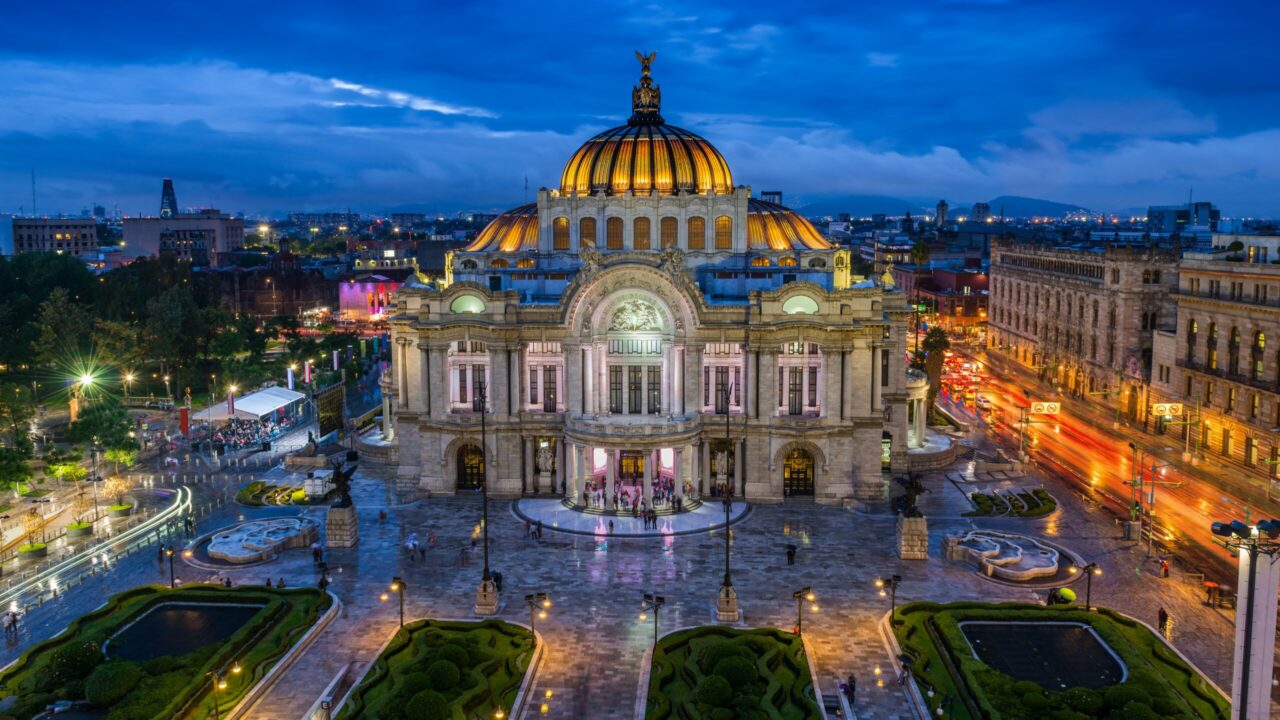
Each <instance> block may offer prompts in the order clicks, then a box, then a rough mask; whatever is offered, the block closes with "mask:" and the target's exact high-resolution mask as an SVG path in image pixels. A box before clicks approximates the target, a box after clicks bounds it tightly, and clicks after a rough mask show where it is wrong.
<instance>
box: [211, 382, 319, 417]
mask: <svg viewBox="0 0 1280 720" xmlns="http://www.w3.org/2000/svg"><path fill="white" fill-rule="evenodd" d="M306 399H307V396H306V395H303V394H302V393H300V392H296V391H294V390H289V389H287V388H282V387H269V388H264V389H262V390H259V391H257V392H254V393H249V394H248V395H244V396H241V397H238V398H236V399H235V408H236V412H235V417H237V418H240V419H243V420H263V419H266V418H268V417H270V416H271V414H272V413H275V412H276V411H278V410H281V409H286V410H290V411H291V410H293V409H294V408H296V407H297V406H299V405H301V404H302V403H303V402H304V401H305V400H306ZM195 417H196V420H202V421H204V422H220V421H223V420H227V419H229V418H230V417H232V415H231V413H229V412H227V403H226V402H225V401H224V402H220V403H218V404H217V405H213V406H211V407H209V408H206V409H204V410H201V411H200V412H198V413H196V415H195Z"/></svg>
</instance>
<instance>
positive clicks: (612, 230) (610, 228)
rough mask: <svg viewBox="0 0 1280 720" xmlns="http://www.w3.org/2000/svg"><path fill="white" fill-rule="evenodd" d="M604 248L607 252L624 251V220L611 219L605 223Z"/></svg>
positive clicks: (618, 218)
mask: <svg viewBox="0 0 1280 720" xmlns="http://www.w3.org/2000/svg"><path fill="white" fill-rule="evenodd" d="M604 246H605V249H607V250H621V249H622V218H620V217H611V218H609V219H608V220H606V221H605V223H604Z"/></svg>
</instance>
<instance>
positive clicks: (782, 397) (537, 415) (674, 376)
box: [384, 62, 927, 508]
mask: <svg viewBox="0 0 1280 720" xmlns="http://www.w3.org/2000/svg"><path fill="white" fill-rule="evenodd" d="M643 67H644V72H643V74H642V76H641V80H640V84H639V85H638V86H636V87H634V88H633V90H632V105H633V114H632V116H631V118H630V119H629V120H628V121H627V123H626V124H624V125H622V126H620V127H617V128H614V129H611V130H607V131H605V132H603V133H601V134H600V135H598V136H596V137H593V138H591V139H589V140H587V141H586V142H585V143H583V145H582V147H581V148H580V149H578V150H577V151H576V152H575V153H574V154H573V155H572V156H571V157H570V158H569V159H568V161H567V163H566V164H565V166H564V171H563V173H562V175H561V178H560V182H559V184H558V185H557V186H556V187H554V188H551V189H546V188H544V189H542V190H539V191H538V194H537V201H536V202H534V203H530V204H528V205H523V206H520V207H517V208H515V209H513V210H510V211H508V212H506V213H504V214H502V215H501V216H500V217H498V218H496V219H495V220H494V221H493V222H491V223H490V224H489V225H488V226H487V227H485V229H484V230H483V231H482V232H481V233H480V234H479V235H478V236H477V237H476V238H475V239H474V240H473V241H472V242H471V243H470V244H468V245H467V246H466V247H465V248H463V249H462V250H458V251H455V252H453V253H451V254H450V255H449V257H448V260H447V263H446V270H445V277H444V278H442V279H441V280H440V281H438V282H435V283H428V282H424V281H423V279H422V278H421V277H417V276H415V277H411V278H410V279H409V280H408V282H406V284H405V285H404V286H403V287H402V288H401V289H400V291H399V292H398V293H396V296H395V309H394V314H393V316H392V318H391V335H392V343H393V367H392V371H391V372H390V373H388V378H389V379H388V381H387V382H388V383H390V384H389V385H388V388H387V389H388V392H387V393H386V394H385V397H386V403H387V407H386V408H384V412H386V413H391V414H393V415H394V436H395V442H397V443H398V457H399V464H400V482H401V487H402V489H405V490H408V489H410V488H413V489H421V490H423V491H425V492H426V493H428V494H431V495H449V494H453V493H455V492H459V491H464V490H467V489H470V488H474V487H477V486H479V485H480V484H481V483H483V482H487V483H489V492H490V493H492V494H495V495H501V496H514V495H518V494H520V493H532V492H542V493H556V494H558V495H563V497H564V498H565V499H566V501H567V502H569V503H571V504H573V505H575V506H578V507H581V506H583V505H586V504H588V503H590V504H593V505H595V504H597V503H599V504H602V505H604V506H605V507H606V508H616V507H619V506H621V505H622V504H623V503H625V502H626V500H627V499H628V498H629V499H630V500H631V501H633V502H635V501H638V498H639V497H644V498H645V499H646V500H652V499H654V498H660V497H666V498H668V499H670V498H683V499H684V500H685V502H686V505H685V506H686V507H688V506H689V504H691V503H693V502H694V501H695V500H696V499H697V498H700V497H703V496H706V495H709V494H713V493H716V492H719V491H722V490H723V489H727V488H731V489H732V491H733V492H734V494H735V495H737V496H738V497H744V496H745V497H746V498H747V499H748V500H751V501H754V502H769V501H781V500H783V499H784V498H787V497H793V496H807V497H815V498H817V499H818V500H819V501H821V502H828V503H835V502H840V501H842V500H844V499H846V498H857V499H860V500H867V501H882V500H884V499H885V498H886V497H887V493H888V487H889V477H890V475H889V474H888V473H889V471H890V470H891V469H892V470H899V471H901V470H905V469H907V467H908V465H909V463H910V462H911V460H910V456H909V454H908V447H909V446H911V447H915V446H918V445H920V444H921V442H922V438H923V437H924V433H925V428H924V412H923V403H924V397H925V392H926V386H927V381H926V380H925V379H924V378H923V376H919V375H916V374H914V373H913V374H910V375H909V374H908V372H907V370H906V368H905V365H904V362H903V357H904V351H905V334H906V325H907V318H908V316H909V312H910V311H909V310H908V308H907V306H906V302H905V298H904V297H903V295H902V293H900V292H896V291H891V290H887V289H885V288H884V287H882V286H881V285H880V284H879V283H877V282H875V281H872V280H865V279H863V278H859V277H855V276H853V275H852V273H851V272H850V260H851V257H850V255H849V252H848V251H847V250H842V249H839V248H837V247H835V246H833V245H832V244H831V243H829V242H827V241H826V240H824V239H823V237H822V236H821V235H820V234H819V233H818V232H817V231H816V230H815V229H814V228H813V226H812V225H810V224H809V222H808V221H807V220H805V219H804V218H802V217H800V216H799V215H797V214H795V213H794V212H792V211H791V210H788V209H787V208H785V207H783V206H781V205H777V204H774V203H768V202H764V201H762V200H758V199H755V198H752V197H751V190H750V188H749V187H748V186H745V185H738V184H735V183H736V179H735V178H734V176H733V174H732V172H731V170H730V167H729V164H728V163H727V162H726V160H725V158H724V157H723V156H722V155H721V154H720V152H719V151H718V150H717V149H716V148H715V147H714V146H713V145H712V144H711V143H710V142H708V141H707V140H705V139H703V138H701V137H699V136H698V135H696V134H694V133H692V132H689V131H688V130H683V129H680V128H677V127H674V126H671V125H668V124H667V123H666V122H665V121H664V120H663V118H662V116H661V114H660V112H659V92H660V90H659V88H658V87H657V86H656V85H654V84H653V81H652V78H651V77H650V75H649V69H648V64H647V62H645V64H644V66H643ZM481 397H483V398H484V402H485V404H484V408H485V409H484V412H485V413H486V414H487V415H488V416H489V417H487V418H486V419H485V423H486V427H487V435H486V436H485V437H486V438H487V442H488V445H487V447H486V448H485V450H484V451H481V450H480V442H481V437H482V435H481V418H480V415H479V413H478V412H477V409H478V408H479V407H480V403H481V400H480V399H479V398H481ZM486 465H489V466H488V467H487V469H486ZM620 498H622V500H621V501H620ZM662 502H666V500H663V501H662Z"/></svg>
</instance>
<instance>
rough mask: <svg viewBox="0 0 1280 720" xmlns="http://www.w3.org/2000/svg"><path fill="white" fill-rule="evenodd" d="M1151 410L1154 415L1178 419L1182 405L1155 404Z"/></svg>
mask: <svg viewBox="0 0 1280 720" xmlns="http://www.w3.org/2000/svg"><path fill="white" fill-rule="evenodd" d="M1151 410H1152V412H1153V413H1155V414H1156V415H1160V416H1164V417H1180V416H1181V415H1182V403H1156V404H1155V405H1152V406H1151Z"/></svg>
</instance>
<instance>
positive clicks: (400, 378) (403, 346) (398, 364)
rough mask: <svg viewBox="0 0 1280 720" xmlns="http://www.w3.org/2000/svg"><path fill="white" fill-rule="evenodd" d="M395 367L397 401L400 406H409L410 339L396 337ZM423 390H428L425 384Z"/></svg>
mask: <svg viewBox="0 0 1280 720" xmlns="http://www.w3.org/2000/svg"><path fill="white" fill-rule="evenodd" d="M395 356H396V358H395V364H394V369H395V372H396V402H398V403H399V405H400V407H402V408H407V407H409V339H408V338H396V352H395ZM421 391H422V392H424V393H425V392H427V388H426V387H425V386H424V387H423V388H421Z"/></svg>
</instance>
